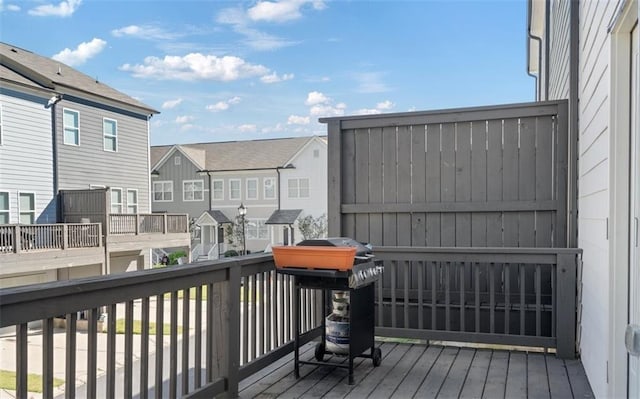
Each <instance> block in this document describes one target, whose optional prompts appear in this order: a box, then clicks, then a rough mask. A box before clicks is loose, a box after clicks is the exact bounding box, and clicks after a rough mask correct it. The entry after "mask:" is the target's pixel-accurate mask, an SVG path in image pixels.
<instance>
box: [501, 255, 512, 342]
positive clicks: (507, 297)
mask: <svg viewBox="0 0 640 399" xmlns="http://www.w3.org/2000/svg"><path fill="white" fill-rule="evenodd" d="M510 266H511V265H510V264H509V263H505V264H503V266H502V267H503V268H504V269H503V270H504V333H505V334H509V333H510V331H511V328H510V320H509V318H510V317H509V316H510V315H511V276H510V274H511V267H510Z"/></svg>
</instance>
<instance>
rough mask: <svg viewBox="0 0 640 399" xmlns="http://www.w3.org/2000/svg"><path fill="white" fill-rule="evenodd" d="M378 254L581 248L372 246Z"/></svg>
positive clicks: (543, 251) (574, 251)
mask: <svg viewBox="0 0 640 399" xmlns="http://www.w3.org/2000/svg"><path fill="white" fill-rule="evenodd" d="M373 252H374V253H375V254H378V253H395V252H399V253H404V252H416V253H461V254H532V255H548V254H558V255H560V254H582V248H530V247H413V246H374V247H373Z"/></svg>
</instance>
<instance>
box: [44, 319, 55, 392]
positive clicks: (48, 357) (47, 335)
mask: <svg viewBox="0 0 640 399" xmlns="http://www.w3.org/2000/svg"><path fill="white" fill-rule="evenodd" d="M54 350H55V348H54V346H53V318H47V319H44V320H42V397H43V398H50V399H51V398H53V352H54Z"/></svg>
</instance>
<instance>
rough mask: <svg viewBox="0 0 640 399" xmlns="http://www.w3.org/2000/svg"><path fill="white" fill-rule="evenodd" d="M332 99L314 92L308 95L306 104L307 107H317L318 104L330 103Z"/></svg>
mask: <svg viewBox="0 0 640 399" xmlns="http://www.w3.org/2000/svg"><path fill="white" fill-rule="evenodd" d="M329 101H330V99H329V97H327V96H325V95H324V94H322V93H320V92H319V91H312V92H310V93H309V94H307V100H306V101H305V102H304V103H305V104H306V105H311V106H312V105H317V104H324V103H327V102H329Z"/></svg>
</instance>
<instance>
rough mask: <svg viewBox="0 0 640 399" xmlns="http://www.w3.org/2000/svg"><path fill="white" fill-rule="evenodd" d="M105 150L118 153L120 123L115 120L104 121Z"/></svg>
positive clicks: (105, 119)
mask: <svg viewBox="0 0 640 399" xmlns="http://www.w3.org/2000/svg"><path fill="white" fill-rule="evenodd" d="M102 134H103V136H104V150H105V151H114V152H115V151H118V122H117V121H115V120H113V119H107V118H104V119H102Z"/></svg>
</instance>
